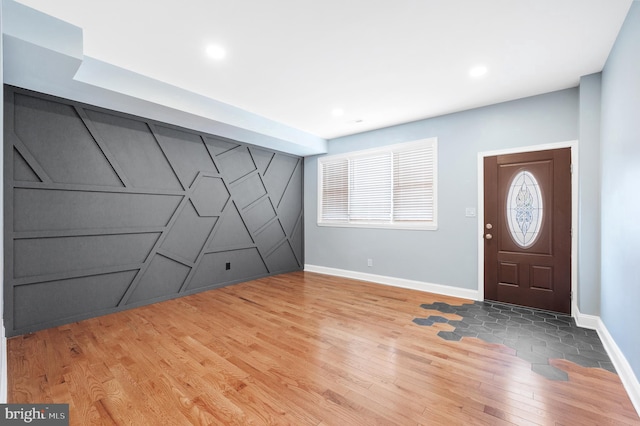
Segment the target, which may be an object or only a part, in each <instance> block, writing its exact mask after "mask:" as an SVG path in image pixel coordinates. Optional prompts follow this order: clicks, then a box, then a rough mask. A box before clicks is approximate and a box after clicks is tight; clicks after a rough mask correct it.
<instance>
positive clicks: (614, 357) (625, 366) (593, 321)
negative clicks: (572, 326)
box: [574, 309, 640, 416]
mask: <svg viewBox="0 0 640 426" xmlns="http://www.w3.org/2000/svg"><path fill="white" fill-rule="evenodd" d="M574 317H575V319H576V324H578V325H579V326H580V327H584V328H590V329H592V330H596V331H597V332H598V336H600V340H601V341H602V344H603V345H604V348H605V349H606V351H607V354H608V355H609V358H611V362H612V363H613V366H614V367H615V368H616V371H617V372H618V376H619V377H620V381H622V384H623V385H624V388H625V389H626V391H627V394H628V395H629V399H630V400H631V403H632V404H633V406H634V407H635V409H636V411H637V412H638V415H639V416H640V381H638V378H637V377H636V375H635V374H634V373H633V370H632V369H631V365H629V361H627V358H626V357H625V356H624V354H623V353H622V351H621V350H620V348H619V347H618V345H617V344H616V342H615V340H613V337H611V334H609V330H607V327H606V326H605V325H604V322H602V319H600V317H598V316H595V315H587V314H583V313H580V311H579V310H578V309H576V310H575V315H574Z"/></svg>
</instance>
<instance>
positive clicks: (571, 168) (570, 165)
mask: <svg viewBox="0 0 640 426" xmlns="http://www.w3.org/2000/svg"><path fill="white" fill-rule="evenodd" d="M569 172H570V173H571V174H573V163H571V164H569Z"/></svg>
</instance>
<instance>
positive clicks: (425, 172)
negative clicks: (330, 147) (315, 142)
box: [318, 138, 437, 229]
mask: <svg viewBox="0 0 640 426" xmlns="http://www.w3.org/2000/svg"><path fill="white" fill-rule="evenodd" d="M436 177H437V139H436V138H431V139H424V140H419V141H415V142H408V143H403V144H397V145H391V146H387V147H383V148H376V149H371V150H366V151H357V152H350V153H348V154H340V155H332V156H326V157H322V158H320V159H319V160H318V187H319V189H318V225H321V226H353V227H368V228H374V227H378V228H412V229H437V209H436V205H437V203H436V201H437V185H436Z"/></svg>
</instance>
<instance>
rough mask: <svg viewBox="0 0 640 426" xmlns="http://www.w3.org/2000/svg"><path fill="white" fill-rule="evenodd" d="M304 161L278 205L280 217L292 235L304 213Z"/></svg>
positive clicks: (293, 175) (286, 229) (294, 172)
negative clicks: (302, 212) (300, 214)
mask: <svg viewBox="0 0 640 426" xmlns="http://www.w3.org/2000/svg"><path fill="white" fill-rule="evenodd" d="M302 191H303V190H302V161H300V162H299V165H298V167H296V168H295V170H294V171H293V173H292V175H291V180H290V181H289V184H288V186H287V188H286V192H285V193H284V195H283V196H282V199H281V200H280V204H279V205H278V208H277V210H278V216H279V217H280V221H281V222H282V226H283V227H284V230H285V231H286V232H287V233H292V232H293V228H294V226H296V223H297V222H298V217H299V213H300V212H301V211H302Z"/></svg>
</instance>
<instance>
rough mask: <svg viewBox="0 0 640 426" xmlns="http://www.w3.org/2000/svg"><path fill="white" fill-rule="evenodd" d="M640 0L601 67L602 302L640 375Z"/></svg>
mask: <svg viewBox="0 0 640 426" xmlns="http://www.w3.org/2000/svg"><path fill="white" fill-rule="evenodd" d="M639 70H640V2H638V1H635V2H633V3H632V5H631V8H630V10H629V14H628V15H627V18H626V20H625V22H624V24H623V26H622V29H621V30H620V34H619V35H618V38H617V40H616V42H615V44H614V46H613V49H612V50H611V53H610V54H609V58H608V59H607V62H606V64H605V67H604V69H603V70H602V124H601V126H602V127H601V137H602V160H601V161H602V162H601V167H602V203H601V206H602V210H601V215H602V233H601V239H602V266H601V268H602V275H601V276H602V278H601V281H602V282H601V286H602V306H601V318H602V321H603V322H604V324H605V326H606V327H607V330H609V333H610V334H611V336H612V337H613V339H614V340H615V342H616V344H617V345H618V347H619V348H620V350H621V351H622V353H623V354H624V356H625V357H626V359H627V361H628V362H629V365H630V366H631V368H632V369H633V372H634V373H635V376H636V379H638V378H640V331H638V325H639V324H640V309H638V301H639V300H640V274H639V273H638V265H639V264H640V223H639V222H638V218H637V214H638V211H640V197H639V196H638V193H639V191H638V186H639V184H640V71H639Z"/></svg>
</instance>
